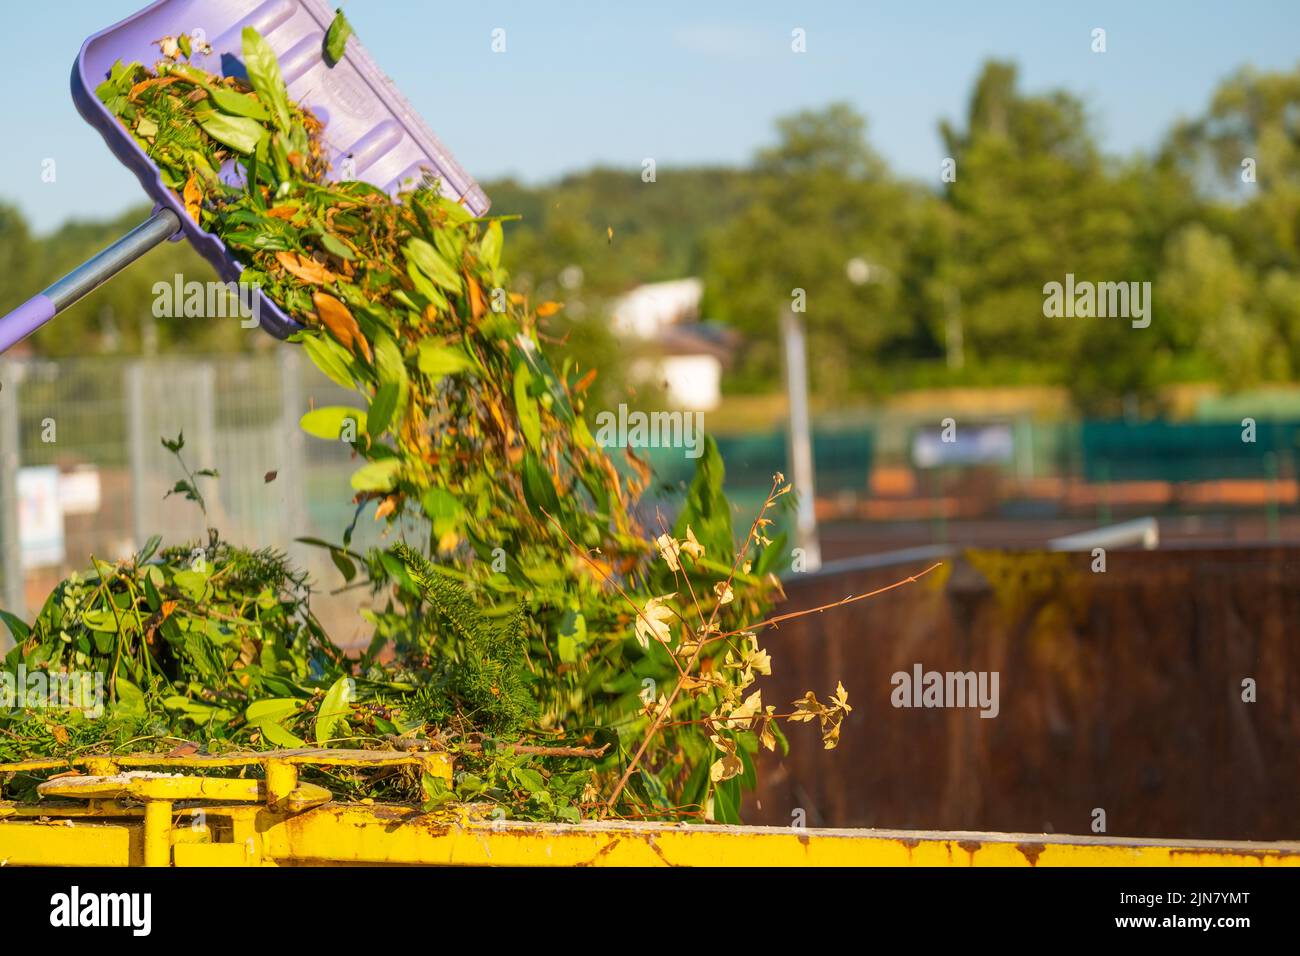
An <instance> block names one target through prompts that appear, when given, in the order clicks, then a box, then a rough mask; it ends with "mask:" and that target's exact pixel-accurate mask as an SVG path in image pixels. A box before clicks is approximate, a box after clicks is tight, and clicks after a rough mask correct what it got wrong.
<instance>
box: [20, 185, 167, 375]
mask: <svg viewBox="0 0 1300 956" xmlns="http://www.w3.org/2000/svg"><path fill="white" fill-rule="evenodd" d="M180 228H181V221H180V218H179V217H178V216H177V215H176V213H174V212H172V211H171V210H170V209H167V208H165V207H163V208H160V209H158V210H157V211H155V212H154V214H153V215H152V216H150V217H149V218H148V219H146V220H145V221H144V222H142V223H140V225H138V226H136V227H135V228H134V229H132V230H131V231H130V232H128V233H127V234H126V235H125V236H123V237H122V238H121V239H119V240H117V242H115V243H113V244H112V245H111V246H109V247H108V248H106V249H105V250H104V251H103V252H100V253H99V254H98V255H96V256H95V257H94V258H92V259H88V260H87V261H86V262H84V263H82V264H81V265H79V266H77V268H75V269H73V270H72V271H71V272H69V273H68V274H67V275H65V276H64V277H63V278H62V279H59V280H58V281H56V282H55V283H54V284H53V285H51V286H50V287H49V288H48V289H46V290H45V291H44V292H42V293H41V294H40V295H35V296H32V298H30V299H28V300H27V301H26V302H24V303H23V304H22V305H20V306H19V307H18V308H16V309H15V310H14V311H12V312H10V313H9V314H8V315H6V316H3V317H0V352H6V351H8V350H9V348H10V347H11V346H13V345H15V344H17V343H18V342H20V341H22V340H23V339H25V338H26V337H27V336H29V335H31V334H32V333H33V332H35V331H36V330H37V329H39V328H40V327H41V326H42V325H44V324H45V323H46V322H48V321H50V319H52V318H54V317H55V316H56V315H58V314H59V313H60V312H62V311H63V310H64V309H66V308H68V306H70V305H72V304H73V303H74V302H77V301H78V300H80V299H82V298H84V297H85V296H87V295H89V294H90V293H92V292H94V291H95V290H96V289H98V288H99V287H100V286H101V285H103V284H104V283H105V282H107V281H108V280H109V279H111V278H113V276H115V275H117V274H118V273H119V272H121V271H122V270H123V269H125V268H126V267H127V266H129V265H130V264H131V263H133V262H135V261H136V260H137V259H139V258H140V257H141V256H143V255H144V254H145V253H146V252H148V251H149V250H150V249H152V248H153V247H154V246H157V245H160V244H162V243H164V242H166V241H167V240H168V239H170V238H171V237H172V236H174V235H176V233H177V232H178V231H179V230H180Z"/></svg>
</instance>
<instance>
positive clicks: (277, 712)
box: [244, 697, 302, 727]
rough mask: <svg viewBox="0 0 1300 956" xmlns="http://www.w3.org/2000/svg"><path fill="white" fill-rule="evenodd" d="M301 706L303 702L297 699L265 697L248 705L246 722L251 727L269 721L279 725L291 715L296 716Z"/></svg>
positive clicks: (245, 715)
mask: <svg viewBox="0 0 1300 956" xmlns="http://www.w3.org/2000/svg"><path fill="white" fill-rule="evenodd" d="M301 705H302V701H300V700H298V699H297V698H295V697H265V698H263V699H262V700H257V701H254V702H253V703H251V704H249V705H248V709H247V710H245V711H244V720H245V721H247V722H248V725H249V726H250V727H256V726H258V725H260V724H263V723H266V722H267V721H270V722H271V723H276V724H278V723H280V721H282V720H284V719H285V718H286V717H288V716H289V715H291V714H296V713H297V712H298V708H299V707H300V706H301Z"/></svg>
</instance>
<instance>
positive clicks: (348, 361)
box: [302, 335, 356, 389]
mask: <svg viewBox="0 0 1300 956" xmlns="http://www.w3.org/2000/svg"><path fill="white" fill-rule="evenodd" d="M302 350H303V351H304V352H306V353H307V357H308V358H309V359H311V360H312V363H313V364H314V365H315V366H316V367H317V368H318V369H320V370H321V371H322V372H324V373H325V374H326V376H328V377H329V379H330V381H332V382H334V383H335V384H336V385H341V386H343V387H344V388H347V389H351V388H355V387H356V386H355V385H354V376H353V374H352V370H353V369H354V368H355V367H356V363H355V362H354V361H353V359H352V356H351V355H350V354H348V350H347V349H345V348H344V347H343V346H342V345H340V344H339V343H338V342H336V341H334V340H333V339H331V338H328V337H326V336H324V335H308V336H306V337H305V338H304V339H303V340H302Z"/></svg>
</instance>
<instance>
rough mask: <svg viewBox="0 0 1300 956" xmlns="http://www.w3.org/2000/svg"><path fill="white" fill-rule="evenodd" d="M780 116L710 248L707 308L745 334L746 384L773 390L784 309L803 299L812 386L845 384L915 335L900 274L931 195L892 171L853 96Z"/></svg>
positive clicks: (840, 387)
mask: <svg viewBox="0 0 1300 956" xmlns="http://www.w3.org/2000/svg"><path fill="white" fill-rule="evenodd" d="M776 125H777V133H778V140H777V142H776V143H775V144H774V145H773V146H771V147H769V148H765V149H763V150H761V151H760V152H759V153H758V155H757V156H756V159H755V168H756V175H755V177H754V180H753V183H752V187H751V189H750V191H749V202H748V203H747V205H746V206H745V208H744V209H743V211H741V212H740V214H739V215H737V216H736V217H735V218H734V219H732V220H731V221H730V222H729V223H727V224H726V225H725V226H724V227H723V228H721V229H720V230H719V231H718V232H717V233H715V234H714V236H713V237H712V240H711V241H710V243H709V245H708V269H707V272H706V311H707V313H708V315H709V316H711V317H713V318H717V319H719V320H722V321H724V322H726V323H727V324H729V325H731V326H732V327H734V328H736V329H738V330H740V331H741V332H742V333H743V334H744V335H745V336H746V340H747V341H746V349H745V353H744V360H743V362H742V365H741V368H740V374H739V378H738V382H737V384H739V385H741V386H742V387H748V388H753V389H759V390H771V389H772V388H773V385H774V382H775V381H777V380H779V376H780V372H781V357H780V347H779V333H778V328H779V319H780V315H781V313H782V311H783V310H787V309H789V308H791V307H792V304H795V305H796V306H797V305H800V304H802V305H805V306H806V311H804V313H803V318H804V322H805V326H806V328H807V332H808V339H809V351H810V355H811V362H810V364H811V366H812V378H813V384H814V387H815V388H817V389H818V390H819V391H821V392H823V393H827V394H836V393H842V392H844V391H845V390H847V389H849V388H852V387H854V386H860V385H861V384H862V382H863V381H864V380H865V379H866V378H867V377H868V375H869V367H870V365H871V363H872V362H873V361H874V360H875V359H877V358H878V357H879V356H880V355H881V353H882V350H884V349H885V348H886V347H887V346H888V345H889V343H891V342H892V341H894V340H896V339H898V338H900V337H906V336H908V335H910V334H911V333H912V326H911V320H910V317H909V316H908V315H907V314H906V311H905V310H904V309H903V308H902V300H901V291H900V290H901V283H900V281H899V277H900V274H901V273H902V271H903V266H904V264H905V261H906V249H907V248H908V245H909V241H908V237H909V233H910V231H911V229H912V228H913V223H912V218H911V217H912V214H913V213H914V211H915V209H916V207H917V206H918V204H920V203H922V202H923V201H924V199H925V197H924V195H923V194H922V193H921V191H920V190H919V189H917V188H915V187H909V186H906V185H904V184H901V183H899V182H897V181H896V180H894V179H892V178H891V177H890V176H889V175H888V173H887V171H886V168H885V165H884V163H883V161H881V159H880V158H879V157H878V156H877V155H876V153H875V152H874V151H873V150H872V149H871V147H870V145H869V144H868V142H867V139H866V121H865V120H864V119H863V118H862V117H861V116H859V115H858V114H857V113H855V112H854V111H853V110H852V108H851V107H849V106H847V105H845V104H842V103H837V104H832V105H830V106H829V107H827V108H825V109H823V110H818V111H806V112H802V113H799V114H796V115H794V116H789V117H784V118H782V119H780V120H778V121H777V124H776ZM801 300H802V302H801Z"/></svg>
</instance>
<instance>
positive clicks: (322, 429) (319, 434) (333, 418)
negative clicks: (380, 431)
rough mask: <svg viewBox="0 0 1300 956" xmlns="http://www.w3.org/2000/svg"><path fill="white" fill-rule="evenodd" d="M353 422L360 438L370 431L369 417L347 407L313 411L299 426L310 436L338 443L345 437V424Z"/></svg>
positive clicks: (330, 407) (303, 417) (305, 416)
mask: <svg viewBox="0 0 1300 956" xmlns="http://www.w3.org/2000/svg"><path fill="white" fill-rule="evenodd" d="M348 421H351V422H353V423H354V424H355V426H356V430H357V431H356V433H357V435H358V436H360V434H361V433H362V432H363V431H368V430H369V422H368V416H367V415H366V413H365V412H363V411H362V410H361V409H359V408H350V407H348V406H346V405H327V406H326V407H325V408H315V409H312V410H311V411H310V412H308V413H307V414H305V415H303V416H302V418H300V419H299V420H298V426H299V427H300V428H301V429H302V430H303V431H305V432H306V433H307V434H308V435H312V436H314V437H316V438H323V439H325V440H326V441H338V440H339V439H340V438H341V437H342V436H343V427H344V423H345V422H348Z"/></svg>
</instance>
